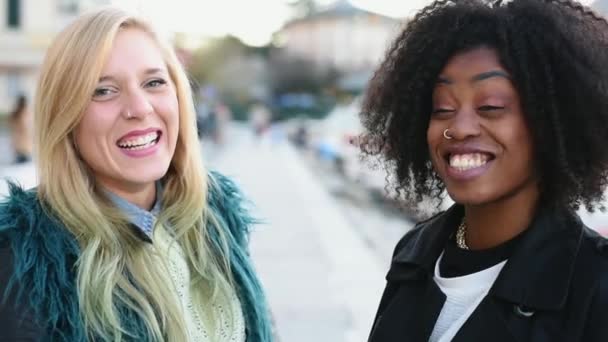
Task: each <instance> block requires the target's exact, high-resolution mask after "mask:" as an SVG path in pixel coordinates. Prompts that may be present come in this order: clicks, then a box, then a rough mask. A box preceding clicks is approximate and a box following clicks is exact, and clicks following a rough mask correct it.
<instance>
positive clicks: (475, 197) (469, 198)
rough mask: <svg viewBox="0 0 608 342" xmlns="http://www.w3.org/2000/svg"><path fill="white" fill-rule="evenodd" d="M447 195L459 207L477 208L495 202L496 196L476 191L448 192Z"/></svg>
mask: <svg viewBox="0 0 608 342" xmlns="http://www.w3.org/2000/svg"><path fill="white" fill-rule="evenodd" d="M448 194H449V195H450V197H451V198H452V199H453V200H454V202H456V203H458V204H461V205H470V206H477V205H483V204H487V203H491V202H493V201H495V200H496V196H491V195H490V194H488V193H481V192H478V191H449V190H448Z"/></svg>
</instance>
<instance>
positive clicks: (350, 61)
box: [277, 0, 401, 72]
mask: <svg viewBox="0 0 608 342" xmlns="http://www.w3.org/2000/svg"><path fill="white" fill-rule="evenodd" d="M400 26H401V22H400V21H399V20H396V19H393V18H390V17H386V16H383V15H380V14H376V13H372V12H368V11H365V10H363V9H361V8H358V7H356V6H354V5H352V4H351V3H350V2H349V1H346V0H340V1H337V2H335V3H334V4H332V5H330V6H328V7H326V8H324V9H320V10H318V11H313V12H312V13H310V14H308V15H306V16H305V17H303V18H298V19H295V20H292V21H291V22H288V23H287V24H286V25H285V26H284V27H283V28H282V29H281V30H280V32H278V35H277V36H278V39H279V41H280V42H281V43H282V44H283V47H284V48H285V52H286V53H287V54H288V55H291V56H293V57H299V58H306V59H309V60H311V61H313V62H314V63H315V64H316V65H318V66H320V67H333V68H335V69H337V70H339V71H341V72H357V71H361V70H370V69H373V68H374V67H375V66H376V65H377V64H378V63H379V62H380V60H381V59H382V57H383V56H384V53H385V52H386V49H387V47H388V44H389V43H390V41H391V40H392V39H393V38H394V37H395V35H396V34H397V32H398V29H399V28H400Z"/></svg>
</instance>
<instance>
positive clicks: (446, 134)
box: [443, 128, 454, 140]
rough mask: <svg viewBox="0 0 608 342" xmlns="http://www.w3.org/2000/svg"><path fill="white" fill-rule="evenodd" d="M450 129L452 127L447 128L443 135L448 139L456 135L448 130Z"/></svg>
mask: <svg viewBox="0 0 608 342" xmlns="http://www.w3.org/2000/svg"><path fill="white" fill-rule="evenodd" d="M449 131H450V129H449V128H448V129H446V130H445V131H443V137H444V138H446V139H447V140H450V139H453V138H454V137H453V136H451V135H450V134H449V133H448V132H449Z"/></svg>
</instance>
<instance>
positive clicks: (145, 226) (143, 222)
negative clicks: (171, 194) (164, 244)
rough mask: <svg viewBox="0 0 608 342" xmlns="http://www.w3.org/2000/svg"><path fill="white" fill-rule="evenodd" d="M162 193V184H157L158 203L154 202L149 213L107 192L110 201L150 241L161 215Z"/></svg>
mask: <svg viewBox="0 0 608 342" xmlns="http://www.w3.org/2000/svg"><path fill="white" fill-rule="evenodd" d="M162 192H163V189H162V185H161V183H160V182H156V201H155V202H154V206H153V207H152V210H150V211H148V210H145V209H142V208H140V207H138V206H136V205H135V204H133V203H131V202H129V201H127V200H125V199H124V198H122V197H120V196H118V195H116V194H115V193H113V192H111V191H109V190H106V193H107V194H108V196H109V198H110V201H112V203H114V205H115V206H117V207H118V209H120V210H121V211H122V212H123V213H124V214H125V215H126V216H127V218H128V219H129V221H130V222H131V223H132V224H133V225H134V226H135V227H137V228H138V229H139V230H140V231H141V232H142V233H144V235H145V236H147V237H148V238H149V239H150V240H152V234H153V229H154V223H155V222H156V217H157V216H158V214H159V213H160V208H161V196H162Z"/></svg>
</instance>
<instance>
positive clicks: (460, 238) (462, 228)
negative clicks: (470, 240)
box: [456, 218, 469, 250]
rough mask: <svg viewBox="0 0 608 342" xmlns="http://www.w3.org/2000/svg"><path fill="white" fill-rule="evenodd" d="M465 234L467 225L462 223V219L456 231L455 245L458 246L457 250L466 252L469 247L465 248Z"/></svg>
mask: <svg viewBox="0 0 608 342" xmlns="http://www.w3.org/2000/svg"><path fill="white" fill-rule="evenodd" d="M466 232H467V224H466V223H465V222H464V218H463V219H462V222H461V223H460V225H459V226H458V230H457V231H456V245H457V246H458V248H461V249H466V250H468V249H469V246H467V240H466V237H465V234H466Z"/></svg>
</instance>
